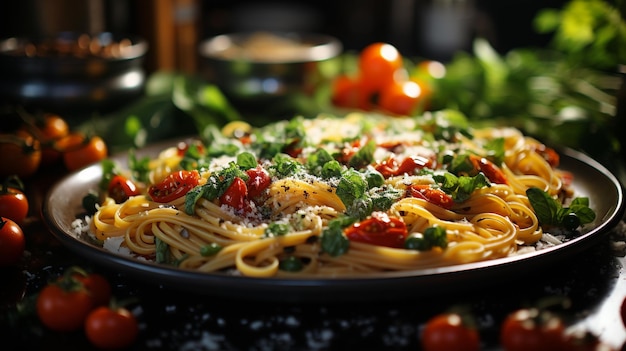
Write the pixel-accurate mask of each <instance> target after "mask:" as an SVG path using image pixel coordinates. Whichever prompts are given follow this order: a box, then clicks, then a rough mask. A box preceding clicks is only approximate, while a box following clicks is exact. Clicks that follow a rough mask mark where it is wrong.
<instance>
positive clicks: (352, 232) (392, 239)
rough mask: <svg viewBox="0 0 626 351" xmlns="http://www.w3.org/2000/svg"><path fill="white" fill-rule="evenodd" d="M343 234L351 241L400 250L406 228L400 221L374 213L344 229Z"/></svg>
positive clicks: (386, 215)
mask: <svg viewBox="0 0 626 351" xmlns="http://www.w3.org/2000/svg"><path fill="white" fill-rule="evenodd" d="M344 233H345V234H346V236H347V237H348V239H350V240H353V241H358V242H362V243H366V244H373V245H380V246H386V247H392V248H402V247H404V241H405V240H406V237H407V228H406V224H405V223H404V221H402V219H400V218H397V217H393V216H389V215H388V214H386V213H385V212H379V211H375V212H372V214H371V216H369V217H368V218H366V219H364V220H363V221H360V222H357V223H354V224H353V225H351V226H350V227H348V228H346V229H345V230H344Z"/></svg>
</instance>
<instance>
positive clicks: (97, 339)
mask: <svg viewBox="0 0 626 351" xmlns="http://www.w3.org/2000/svg"><path fill="white" fill-rule="evenodd" d="M138 333H139V326H138V323H137V319H136V318H135V316H134V315H133V314H132V313H131V312H130V311H129V310H127V309H126V308H124V307H115V306H113V307H109V306H100V307H97V308H95V309H94V310H93V311H91V312H90V313H89V315H88V316H87V318H86V320H85V334H86V335H87V339H88V340H89V341H90V342H91V343H92V344H93V345H94V346H96V347H98V348H100V349H107V350H111V349H123V348H126V347H129V346H130V345H132V344H133V343H134V342H135V339H137V334H138Z"/></svg>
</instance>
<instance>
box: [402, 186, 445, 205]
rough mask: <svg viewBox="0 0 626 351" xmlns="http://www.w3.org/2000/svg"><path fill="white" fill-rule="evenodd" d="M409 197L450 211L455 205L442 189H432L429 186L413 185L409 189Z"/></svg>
mask: <svg viewBox="0 0 626 351" xmlns="http://www.w3.org/2000/svg"><path fill="white" fill-rule="evenodd" d="M407 191H408V195H410V196H412V197H417V198H421V199H424V200H427V201H428V202H430V203H433V204H435V205H437V206H439V207H443V208H445V209H446V210H449V209H451V208H452V206H453V205H454V200H453V199H452V197H451V196H450V195H448V194H446V193H445V192H444V191H443V190H441V189H436V188H431V187H430V185H427V184H413V185H410V186H409V187H408V189H407Z"/></svg>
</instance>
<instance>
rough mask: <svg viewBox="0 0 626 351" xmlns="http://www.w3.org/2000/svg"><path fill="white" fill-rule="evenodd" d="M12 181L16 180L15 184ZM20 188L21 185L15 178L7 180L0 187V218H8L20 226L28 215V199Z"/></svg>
mask: <svg viewBox="0 0 626 351" xmlns="http://www.w3.org/2000/svg"><path fill="white" fill-rule="evenodd" d="M12 179H15V180H16V183H15V184H13V183H12ZM12 185H13V186H15V187H13V186H12ZM18 187H19V188H18ZM21 188H22V183H21V181H20V180H19V178H17V177H15V178H7V181H6V182H5V183H4V184H3V185H2V187H0V216H3V217H6V218H9V219H11V220H13V222H15V223H17V224H18V225H22V224H23V223H24V219H25V218H26V216H27V215H28V198H26V195H24V192H23V191H22V190H21Z"/></svg>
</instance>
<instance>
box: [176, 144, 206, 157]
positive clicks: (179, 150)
mask: <svg viewBox="0 0 626 351" xmlns="http://www.w3.org/2000/svg"><path fill="white" fill-rule="evenodd" d="M191 145H194V146H195V147H196V148H197V149H198V152H199V153H201V154H204V152H205V147H204V144H202V142H201V141H200V140H192V141H190V142H184V141H181V142H180V143H178V145H177V146H176V153H177V154H178V156H184V155H185V153H186V152H187V150H189V147H190V146H191Z"/></svg>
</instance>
